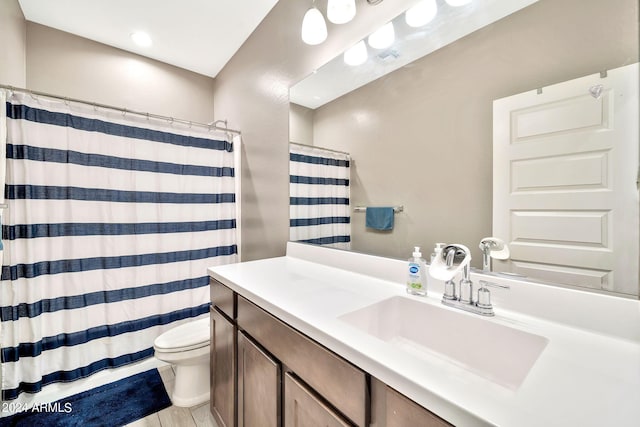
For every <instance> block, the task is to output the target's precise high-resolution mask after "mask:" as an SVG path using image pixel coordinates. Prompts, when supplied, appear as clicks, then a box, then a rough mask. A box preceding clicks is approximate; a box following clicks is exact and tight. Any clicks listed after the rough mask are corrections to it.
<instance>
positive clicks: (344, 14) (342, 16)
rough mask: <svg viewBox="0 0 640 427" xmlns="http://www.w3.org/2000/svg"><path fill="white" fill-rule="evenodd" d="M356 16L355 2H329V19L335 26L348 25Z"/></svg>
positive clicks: (332, 0) (340, 0)
mask: <svg viewBox="0 0 640 427" xmlns="http://www.w3.org/2000/svg"><path fill="white" fill-rule="evenodd" d="M354 16H356V1H355V0H329V1H328V3H327V19H328V20H329V21H331V22H332V23H334V24H346V23H347V22H349V21H351V20H352V19H353V17H354Z"/></svg>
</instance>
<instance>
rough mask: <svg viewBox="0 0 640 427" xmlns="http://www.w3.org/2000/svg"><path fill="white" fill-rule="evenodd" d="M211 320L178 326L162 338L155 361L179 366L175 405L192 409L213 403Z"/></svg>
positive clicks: (173, 399) (156, 347)
mask: <svg viewBox="0 0 640 427" xmlns="http://www.w3.org/2000/svg"><path fill="white" fill-rule="evenodd" d="M209 340H210V336H209V318H208V317H206V318H204V319H199V320H194V321H191V322H188V323H184V324H182V325H179V326H176V327H175V328H172V329H170V330H168V331H166V332H165V333H163V334H161V335H160V336H158V337H157V338H156V339H155V341H154V343H153V348H154V350H155V357H156V358H157V359H159V360H162V361H164V362H167V363H170V364H172V365H175V367H176V369H175V373H176V376H175V386H174V388H173V392H172V393H171V402H172V403H173V404H174V405H175V406H182V407H191V406H196V405H199V404H201V403H204V402H207V401H208V400H209V352H210V350H209V349H210V341H209Z"/></svg>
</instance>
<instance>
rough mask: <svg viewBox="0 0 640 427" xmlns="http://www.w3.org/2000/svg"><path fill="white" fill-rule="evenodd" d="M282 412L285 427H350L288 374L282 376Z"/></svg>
mask: <svg viewBox="0 0 640 427" xmlns="http://www.w3.org/2000/svg"><path fill="white" fill-rule="evenodd" d="M284 412H285V413H284V426H285V427H349V426H352V424H350V423H349V422H348V421H346V420H345V419H344V418H343V417H342V416H340V415H339V414H337V413H336V412H334V411H333V410H332V409H331V408H330V407H328V406H327V405H326V404H325V403H324V402H323V401H322V400H320V399H319V398H318V397H317V396H316V394H315V393H314V392H312V391H311V390H309V389H308V388H307V387H306V386H305V385H304V384H302V383H301V382H299V381H298V380H296V379H295V378H294V377H293V376H291V374H289V373H288V372H287V373H286V374H285V376H284Z"/></svg>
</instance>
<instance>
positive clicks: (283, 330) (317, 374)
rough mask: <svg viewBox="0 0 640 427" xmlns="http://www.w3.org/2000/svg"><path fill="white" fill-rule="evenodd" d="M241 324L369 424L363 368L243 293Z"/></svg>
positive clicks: (348, 413)
mask: <svg viewBox="0 0 640 427" xmlns="http://www.w3.org/2000/svg"><path fill="white" fill-rule="evenodd" d="M238 327H239V328H241V329H244V330H245V331H246V332H247V333H248V334H249V335H251V336H252V337H253V338H254V339H255V340H256V341H258V342H259V343H260V345H262V346H263V347H264V348H265V349H267V351H269V352H270V353H271V354H273V355H274V356H275V357H276V358H278V359H279V360H280V361H281V362H282V363H283V364H284V365H286V366H287V367H288V368H289V369H290V370H291V371H293V372H295V373H296V375H297V376H299V377H300V378H301V379H302V380H303V381H304V382H305V383H307V384H309V386H311V387H312V388H313V389H314V390H315V391H316V392H318V393H319V394H320V395H322V396H323V397H324V398H325V399H326V400H327V401H329V402H330V403H331V404H332V405H333V406H335V407H336V408H337V409H338V410H339V411H341V412H342V413H343V414H344V415H345V416H346V417H348V418H349V419H350V420H351V421H353V422H354V423H355V424H357V425H359V426H366V425H368V422H369V417H368V415H369V390H368V386H367V377H366V374H365V373H364V372H363V371H361V370H360V369H358V368H356V367H354V366H353V365H351V364H350V363H349V362H347V361H346V360H344V359H342V358H340V357H339V356H337V355H335V354H333V353H332V352H330V351H328V350H327V349H325V348H324V347H322V346H320V345H318V344H317V343H315V342H314V341H312V340H310V339H309V338H307V337H305V336H304V335H302V334H301V333H299V332H297V331H296V330H294V329H293V328H291V327H290V326H288V325H286V324H285V323H283V322H281V321H280V320H278V319H276V318H275V317H273V316H272V315H270V314H269V313H267V312H266V311H264V310H262V309H261V308H259V307H257V306H255V305H254V304H252V303H251V302H249V301H247V300H246V299H244V298H242V297H238Z"/></svg>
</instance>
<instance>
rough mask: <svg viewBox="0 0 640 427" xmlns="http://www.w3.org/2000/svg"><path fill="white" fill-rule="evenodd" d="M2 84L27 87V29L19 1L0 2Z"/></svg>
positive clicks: (0, 71) (7, 0) (4, 0)
mask: <svg viewBox="0 0 640 427" xmlns="http://www.w3.org/2000/svg"><path fill="white" fill-rule="evenodd" d="M0 40H2V48H1V49H0V84H4V85H9V86H16V87H24V86H25V85H26V78H27V74H26V69H25V56H26V43H27V29H26V23H25V21H24V16H23V15H22V10H21V9H20V5H19V4H18V0H2V1H0Z"/></svg>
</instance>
